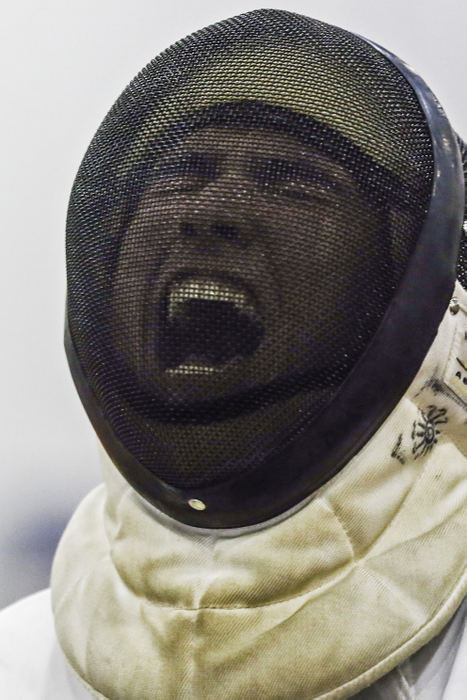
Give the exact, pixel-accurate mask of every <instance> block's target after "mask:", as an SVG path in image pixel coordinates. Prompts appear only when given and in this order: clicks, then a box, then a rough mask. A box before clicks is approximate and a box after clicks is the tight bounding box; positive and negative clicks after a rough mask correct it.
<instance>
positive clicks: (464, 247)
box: [457, 139, 467, 289]
mask: <svg viewBox="0 0 467 700" xmlns="http://www.w3.org/2000/svg"><path fill="white" fill-rule="evenodd" d="M458 141H459V147H460V151H461V156H462V164H463V167H464V178H465V187H466V191H465V194H466V197H465V212H464V234H463V236H462V238H461V244H460V248H459V257H458V259H457V278H458V280H459V282H460V283H461V284H462V286H463V287H464V289H467V145H466V144H465V143H464V142H463V141H461V139H458Z"/></svg>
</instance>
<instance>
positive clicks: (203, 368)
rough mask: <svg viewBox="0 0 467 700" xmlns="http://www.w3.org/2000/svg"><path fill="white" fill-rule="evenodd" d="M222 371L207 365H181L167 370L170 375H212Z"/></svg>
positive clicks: (219, 368)
mask: <svg viewBox="0 0 467 700" xmlns="http://www.w3.org/2000/svg"><path fill="white" fill-rule="evenodd" d="M220 371H222V368H221V367H208V366H207V365H179V366H178V367H174V368H170V369H167V370H166V372H167V373H168V374H211V373H212V372H220Z"/></svg>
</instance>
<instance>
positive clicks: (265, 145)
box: [182, 126, 324, 160]
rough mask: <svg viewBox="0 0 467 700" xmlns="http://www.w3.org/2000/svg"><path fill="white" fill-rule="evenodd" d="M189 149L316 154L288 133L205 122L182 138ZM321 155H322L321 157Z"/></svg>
mask: <svg viewBox="0 0 467 700" xmlns="http://www.w3.org/2000/svg"><path fill="white" fill-rule="evenodd" d="M182 144H183V147H184V148H186V149H189V150H202V151H209V152H211V153H215V152H226V151H227V152H229V153H230V154H233V153H235V152H243V153H244V152H248V153H249V154H251V155H253V156H254V155H266V154H267V155H268V156H269V157H271V156H274V157H284V156H287V157H289V158H293V159H294V160H295V159H299V158H304V157H309V156H311V155H313V156H314V157H317V156H319V154H318V153H317V151H316V150H314V149H313V148H311V147H310V146H307V145H306V144H304V143H303V142H302V141H301V140H300V139H299V138H297V137H295V136H292V135H291V134H287V133H281V132H277V131H273V130H269V129H264V128H258V129H256V128H252V127H239V126H235V127H228V126H207V127H204V128H201V129H198V130H196V131H194V132H193V133H191V134H189V135H188V136H187V137H186V138H185V139H184V140H183V142H182ZM323 158H324V157H323Z"/></svg>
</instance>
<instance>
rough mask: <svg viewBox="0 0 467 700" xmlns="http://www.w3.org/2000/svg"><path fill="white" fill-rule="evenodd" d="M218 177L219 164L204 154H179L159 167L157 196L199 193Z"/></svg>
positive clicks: (154, 180)
mask: <svg viewBox="0 0 467 700" xmlns="http://www.w3.org/2000/svg"><path fill="white" fill-rule="evenodd" d="M216 177H217V162H216V159H215V158H213V157H212V156H208V155H206V154H204V153H198V152H193V153H185V154H179V155H178V156H175V157H173V158H170V159H169V160H166V161H164V162H163V163H161V164H160V165H159V167H158V168H157V170H156V172H155V173H154V179H153V183H154V185H155V190H156V194H161V195H163V194H181V193H184V192H197V191H199V190H200V189H202V188H203V187H204V186H205V185H206V184H207V183H208V182H210V181H212V180H215V179H216Z"/></svg>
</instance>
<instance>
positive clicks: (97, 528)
mask: <svg viewBox="0 0 467 700" xmlns="http://www.w3.org/2000/svg"><path fill="white" fill-rule="evenodd" d="M454 294H455V297H456V299H457V303H451V307H450V309H449V310H447V311H446V314H445V316H444V318H443V321H442V323H441V324H440V327H439V330H438V334H437V336H436V339H435V341H434V343H433V345H432V347H431V348H430V351H429V352H428V354H427V356H426V357H425V360H424V362H423V364H422V366H421V368H420V370H419V372H418V374H417V376H416V377H415V379H414V380H413V382H412V384H411V386H410V387H409V389H408V391H407V392H406V394H405V395H404V396H403V398H402V399H401V401H400V402H399V403H398V405H397V406H396V408H395V409H394V411H393V412H392V413H391V415H390V416H389V417H388V418H387V420H386V421H385V422H384V423H383V425H382V426H381V427H380V429H379V430H378V431H377V432H376V434H375V435H374V436H373V438H372V439H371V440H370V441H369V442H368V443H367V444H366V446H365V447H364V448H363V449H362V450H361V451H360V452H359V453H358V454H357V455H356V456H355V457H354V458H353V459H352V460H351V461H350V462H349V463H348V464H347V465H346V467H345V468H344V469H343V470H342V471H341V472H339V473H338V474H337V475H336V476H335V477H334V478H333V479H331V480H330V481H329V482H328V483H326V484H325V485H324V486H323V487H322V488H321V489H319V490H318V491H317V492H315V494H314V495H313V498H312V500H310V501H309V502H308V503H307V504H306V505H304V506H303V507H302V508H301V509H299V510H295V512H293V513H289V515H288V517H286V518H285V519H282V520H281V521H279V522H274V523H273V524H269V526H267V525H268V524H267V523H266V527H263V528H261V529H252V530H249V531H241V532H240V533H239V532H235V531H232V532H228V531H223V532H218V533H213V532H210V533H209V534H205V533H200V532H199V531H197V530H196V529H195V528H189V527H184V526H181V525H178V524H176V523H175V521H171V520H169V518H168V517H167V516H162V515H161V514H158V513H156V512H155V511H153V509H152V508H151V507H150V506H148V505H147V504H146V503H145V502H144V501H143V500H142V498H141V497H140V496H139V495H138V494H137V493H136V492H135V491H134V490H133V489H132V488H131V487H130V486H129V485H128V484H127V482H126V481H125V480H124V479H123V477H122V476H121V475H120V474H119V472H118V471H117V470H116V469H115V468H114V466H113V465H112V463H111V461H110V459H109V458H108V457H107V456H106V455H105V453H104V452H103V451H102V457H103V470H104V478H105V484H104V485H102V486H99V487H98V488H97V489H95V490H94V491H92V492H91V493H90V494H89V495H88V496H87V497H86V498H85V499H84V501H83V502H82V503H81V505H80V506H79V507H78V509H77V511H76V512H75V514H74V516H73V517H72V519H71V521H70V523H69V525H68V527H67V529H66V531H65V533H64V535H63V537H62V540H61V542H60V544H59V547H58V550H57V554H56V557H55V561H54V565H53V570H52V600H53V609H54V615H55V623H56V629H57V634H58V638H59V641H60V644H61V647H62V649H63V651H64V653H65V655H66V657H67V659H68V661H69V663H70V665H71V666H72V668H73V669H74V670H75V671H76V672H77V674H78V675H79V676H80V677H81V678H82V679H83V681H84V682H85V683H86V684H87V686H88V687H90V688H92V689H93V690H94V691H95V692H96V693H97V694H98V697H105V698H112V700H123V699H124V700H146V699H149V698H154V697H155V695H156V696H157V697H160V698H181V699H186V700H188V699H192V700H201V699H203V700H205V699H212V700H214V699H215V698H219V697H223V698H226V699H229V700H234V699H240V698H245V697H264V698H274V699H277V700H279V699H286V698H287V699H288V698H294V699H298V698H303V699H305V698H306V699H307V700H309V699H310V698H321V699H323V700H324V699H325V698H346V697H350V696H351V695H353V694H355V693H356V692H358V691H359V690H361V689H362V688H364V687H366V686H368V685H369V684H371V683H373V682H374V681H376V680H377V679H378V678H380V677H382V676H383V675H384V674H386V673H388V672H389V671H390V670H391V669H393V668H394V667H395V666H396V665H398V664H399V663H401V662H402V661H403V660H405V659H406V658H408V657H409V656H411V655H412V654H413V653H415V652H416V651H417V650H418V649H420V648H421V647H422V646H423V645H425V644H426V643H427V642H428V641H429V640H430V639H432V638H433V637H434V636H435V635H436V634H438V633H439V632H440V631H441V630H442V629H443V627H444V626H445V625H446V624H447V623H448V622H449V620H450V618H451V617H452V616H453V614H454V612H455V611H456V609H457V608H458V606H459V605H460V603H461V601H462V599H463V597H464V596H465V595H466V591H467V577H466V573H465V569H466V549H465V542H466V541H467V517H466V502H467V498H466V496H467V458H466V454H467V435H466V415H467V413H466V402H467V370H466V367H467V292H465V291H464V290H463V288H462V287H461V286H460V285H459V283H456V287H455V293H454Z"/></svg>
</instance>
